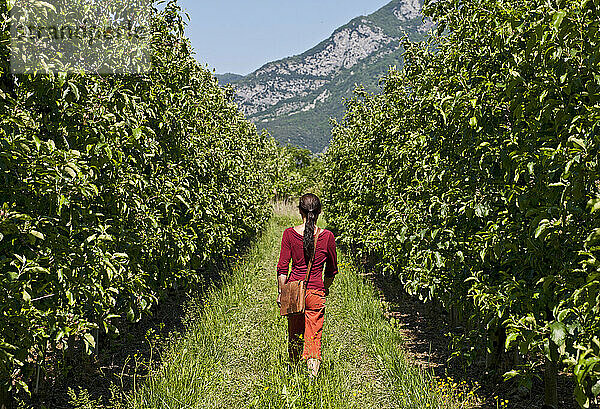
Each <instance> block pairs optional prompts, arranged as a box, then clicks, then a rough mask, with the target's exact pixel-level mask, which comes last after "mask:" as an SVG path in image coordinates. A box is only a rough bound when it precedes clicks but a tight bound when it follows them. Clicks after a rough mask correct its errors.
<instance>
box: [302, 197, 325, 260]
mask: <svg viewBox="0 0 600 409" xmlns="http://www.w3.org/2000/svg"><path fill="white" fill-rule="evenodd" d="M298 209H299V210H300V213H301V214H302V216H304V217H305V218H306V226H304V240H303V247H304V261H305V262H306V265H308V262H309V261H310V259H311V257H312V254H313V252H314V251H315V248H314V247H315V242H314V240H315V236H314V234H315V225H316V224H317V219H318V218H319V214H321V201H320V200H319V198H318V197H317V196H316V195H313V194H312V193H308V194H306V195H304V196H302V197H301V198H300V204H299V205H298Z"/></svg>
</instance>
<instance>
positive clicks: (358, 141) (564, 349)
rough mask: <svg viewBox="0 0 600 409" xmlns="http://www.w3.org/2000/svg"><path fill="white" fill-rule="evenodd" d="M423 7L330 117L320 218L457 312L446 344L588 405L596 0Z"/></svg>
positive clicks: (594, 366) (599, 16)
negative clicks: (374, 82)
mask: <svg viewBox="0 0 600 409" xmlns="http://www.w3.org/2000/svg"><path fill="white" fill-rule="evenodd" d="M425 14H426V15H428V16H430V17H431V18H433V20H434V22H435V23H436V24H437V26H438V33H442V35H438V36H435V37H433V38H431V39H429V40H428V41H426V42H423V43H420V44H408V43H407V44H405V47H406V49H407V53H406V54H405V66H404V68H403V69H402V70H401V71H396V70H392V71H390V72H389V74H388V75H387V76H386V77H385V79H384V81H385V89H384V91H383V92H382V93H380V94H375V95H373V94H367V93H365V92H362V91H358V92H356V94H355V97H354V99H353V100H352V101H350V102H349V103H348V105H347V108H348V110H347V113H346V115H345V117H344V119H343V120H342V121H341V122H339V123H338V124H336V125H335V127H334V129H333V134H334V137H333V141H332V144H331V146H330V148H329V150H328V152H327V158H326V161H325V168H326V177H325V181H324V187H325V196H326V206H325V209H326V216H327V220H328V221H329V222H330V223H331V224H332V225H333V226H335V228H336V229H337V230H338V231H339V233H340V236H339V239H340V241H341V242H343V243H344V244H346V245H348V246H350V247H351V248H353V249H354V250H355V251H356V252H357V253H358V254H359V255H361V256H363V257H366V258H369V259H371V260H373V262H375V263H376V264H377V266H378V268H379V271H380V272H381V273H382V274H385V275H387V276H393V277H398V278H399V279H400V280H401V281H402V283H403V285H404V288H405V289H406V291H408V292H409V293H410V294H413V295H414V296H415V297H418V298H420V299H422V300H436V301H437V302H438V303H440V304H441V305H442V306H443V308H444V309H446V310H447V311H448V312H449V313H450V314H451V316H452V317H456V319H457V322H459V323H460V326H461V327H462V328H463V329H464V330H463V331H462V333H460V334H457V335H456V339H455V342H454V343H453V345H454V348H455V352H456V354H458V355H462V356H463V358H465V359H467V361H468V362H477V361H479V360H480V359H481V358H485V360H486V362H487V364H488V367H489V368H490V370H494V371H496V373H498V374H499V375H503V376H504V378H507V379H508V378H513V377H517V379H519V380H520V381H521V383H522V384H523V385H526V386H527V385H529V386H530V385H531V379H532V376H534V375H537V374H540V373H543V377H544V381H545V385H546V403H547V404H548V405H550V406H549V407H556V405H557V395H556V379H557V374H558V372H559V371H568V372H569V373H571V374H572V376H573V379H574V382H575V390H574V394H575V397H576V399H577V402H579V404H580V405H581V406H582V407H586V408H587V407H592V406H594V403H593V402H594V399H595V397H597V396H598V395H599V394H600V261H599V257H600V254H599V249H600V247H599V245H600V242H599V240H600V219H599V217H600V211H599V210H600V179H599V178H600V169H599V158H600V155H599V153H600V152H599V148H600V105H599V102H600V32H599V22H600V2H598V1H596V0H584V1H551V2H546V1H539V0H526V1H521V2H513V1H480V0H477V1H475V0H465V1H454V0H440V1H429V2H427V5H426V8H425ZM540 370H541V372H540ZM596 402H597V401H596ZM596 407H597V406H596Z"/></svg>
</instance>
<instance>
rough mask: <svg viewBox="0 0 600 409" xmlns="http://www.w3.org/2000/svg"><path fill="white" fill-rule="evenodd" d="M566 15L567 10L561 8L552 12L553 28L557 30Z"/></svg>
mask: <svg viewBox="0 0 600 409" xmlns="http://www.w3.org/2000/svg"><path fill="white" fill-rule="evenodd" d="M566 15H567V12H566V11H562V10H561V11H557V12H556V13H554V16H552V25H553V26H554V28H555V29H556V30H558V29H559V28H560V25H561V24H562V22H563V20H564V18H565V16H566Z"/></svg>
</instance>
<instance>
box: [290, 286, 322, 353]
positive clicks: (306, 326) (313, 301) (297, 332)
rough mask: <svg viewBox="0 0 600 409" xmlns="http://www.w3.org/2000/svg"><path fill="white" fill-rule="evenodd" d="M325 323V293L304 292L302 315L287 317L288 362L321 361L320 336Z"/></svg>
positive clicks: (315, 291) (311, 290)
mask: <svg viewBox="0 0 600 409" xmlns="http://www.w3.org/2000/svg"><path fill="white" fill-rule="evenodd" d="M324 321H325V291H323V290H317V289H308V290H306V308H305V309H304V314H298V315H291V316H288V335H289V344H288V352H289V355H290V360H291V361H292V362H297V361H298V360H299V359H300V353H302V359H308V358H317V359H321V335H322V334H323V322H324Z"/></svg>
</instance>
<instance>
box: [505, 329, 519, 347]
mask: <svg viewBox="0 0 600 409" xmlns="http://www.w3.org/2000/svg"><path fill="white" fill-rule="evenodd" d="M518 336H519V334H518V333H516V332H511V333H510V334H508V335H507V336H506V342H505V343H504V349H505V350H507V351H508V350H509V349H510V345H511V344H512V342H513V341H514V340H516V339H517V337H518Z"/></svg>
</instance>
